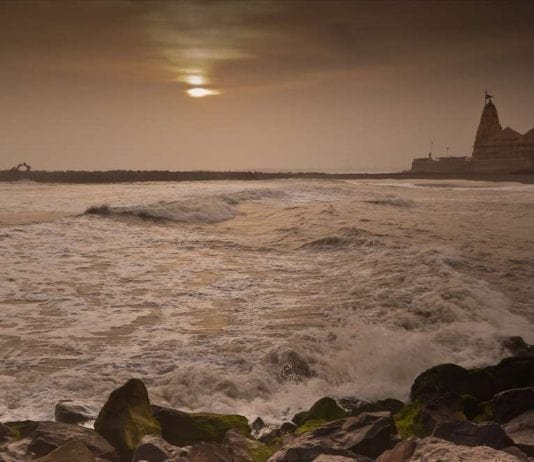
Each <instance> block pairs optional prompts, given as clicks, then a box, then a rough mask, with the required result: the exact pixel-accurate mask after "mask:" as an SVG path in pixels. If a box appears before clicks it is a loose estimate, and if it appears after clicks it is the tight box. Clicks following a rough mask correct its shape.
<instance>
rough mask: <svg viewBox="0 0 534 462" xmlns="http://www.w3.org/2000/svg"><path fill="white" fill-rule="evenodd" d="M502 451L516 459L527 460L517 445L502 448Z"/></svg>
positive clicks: (522, 461)
mask: <svg viewBox="0 0 534 462" xmlns="http://www.w3.org/2000/svg"><path fill="white" fill-rule="evenodd" d="M502 451H503V452H506V454H510V455H512V456H514V457H517V460H520V461H521V462H529V458H528V455H527V454H525V453H524V452H523V451H521V449H519V448H518V447H517V446H510V447H507V448H504V449H503V450H502ZM530 460H532V459H530Z"/></svg>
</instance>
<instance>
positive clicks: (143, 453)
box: [132, 435, 185, 462]
mask: <svg viewBox="0 0 534 462" xmlns="http://www.w3.org/2000/svg"><path fill="white" fill-rule="evenodd" d="M182 455H185V451H184V450H183V449H182V448H179V447H176V446H173V445H171V444H169V443H167V442H166V441H165V440H164V439H163V438H161V437H159V436H156V435H145V436H144V437H143V439H142V440H141V443H140V444H139V446H138V447H137V449H136V450H135V452H134V455H133V458H132V462H137V461H150V462H169V461H175V460H179V458H180V457H181V456H182Z"/></svg>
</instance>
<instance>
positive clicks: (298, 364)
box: [267, 350, 315, 383]
mask: <svg viewBox="0 0 534 462" xmlns="http://www.w3.org/2000/svg"><path fill="white" fill-rule="evenodd" d="M267 360H268V362H269V363H271V365H272V366H274V368H275V374H276V378H277V379H278V380H279V381H280V382H293V383H300V382H302V381H303V380H305V379H309V378H310V377H313V376H314V375H315V372H314V371H313V370H312V369H311V368H310V366H309V365H308V363H307V362H306V360H305V359H304V358H303V357H302V356H301V355H300V354H298V353H297V352H296V351H293V350H286V351H282V352H272V353H270V354H269V355H268V356H267Z"/></svg>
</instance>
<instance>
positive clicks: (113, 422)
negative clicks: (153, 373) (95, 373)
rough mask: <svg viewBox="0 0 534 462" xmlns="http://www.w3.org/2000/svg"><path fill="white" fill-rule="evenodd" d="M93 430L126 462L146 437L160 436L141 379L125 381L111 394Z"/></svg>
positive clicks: (158, 427)
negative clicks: (151, 435)
mask: <svg viewBox="0 0 534 462" xmlns="http://www.w3.org/2000/svg"><path fill="white" fill-rule="evenodd" d="M95 430H96V431H97V432H98V433H99V434H100V435H102V436H103V437H104V438H106V440H107V441H109V442H110V443H111V445H112V446H113V447H114V448H115V449H116V450H117V452H118V453H119V455H120V457H121V459H122V460H123V461H128V462H129V461H130V460H131V458H132V455H133V453H134V451H135V449H136V448H137V446H138V445H139V443H140V442H141V440H142V439H143V437H144V436H145V435H150V434H159V433H160V431H161V429H160V426H159V423H158V422H157V420H156V419H154V416H153V415H152V410H151V408H150V402H149V400H148V392H147V390H146V387H145V385H144V383H143V382H142V381H141V380H139V379H131V380H128V382H126V383H125V384H124V385H123V386H121V387H120V388H117V389H116V390H114V391H113V392H112V393H111V395H110V396H109V398H108V400H107V402H106V404H105V405H104V407H103V408H102V409H101V411H100V413H99V414H98V417H97V419H96V421H95Z"/></svg>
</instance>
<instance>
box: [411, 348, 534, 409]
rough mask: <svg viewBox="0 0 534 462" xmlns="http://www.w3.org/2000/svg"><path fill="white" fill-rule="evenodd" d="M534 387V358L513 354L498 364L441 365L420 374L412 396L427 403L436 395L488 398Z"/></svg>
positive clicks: (486, 399)
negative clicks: (508, 391)
mask: <svg viewBox="0 0 534 462" xmlns="http://www.w3.org/2000/svg"><path fill="white" fill-rule="evenodd" d="M531 386H534V357H529V356H526V357H511V358H505V359H503V360H502V361H501V362H500V363H499V364H497V365H496V366H488V367H482V368H478V369H470V370H467V369H464V368H463V367H461V366H458V365H456V364H440V365H438V366H434V367H431V368H430V369H427V370H426V371H424V372H422V373H421V374H419V376H418V377H417V378H416V379H415V381H414V383H413V385H412V388H411V391H410V397H411V400H412V401H413V402H415V401H422V402H426V401H428V400H429V399H432V398H433V397H435V396H436V395H440V394H443V393H455V394H457V395H459V396H462V395H470V396H472V397H474V398H475V399H476V400H478V401H488V400H490V399H491V398H492V397H493V395H495V394H496V393H499V392H502V391H505V390H510V389H512V388H524V387H531Z"/></svg>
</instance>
